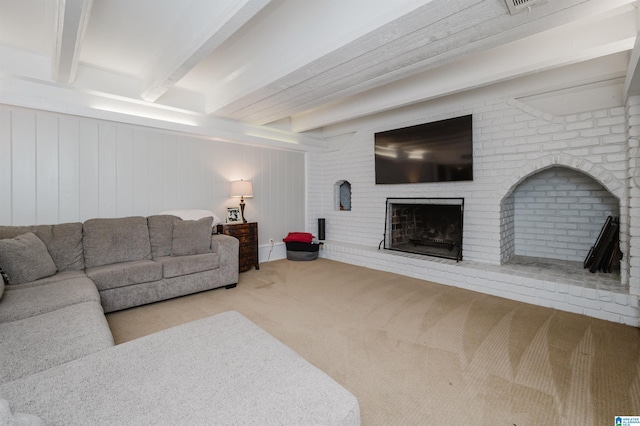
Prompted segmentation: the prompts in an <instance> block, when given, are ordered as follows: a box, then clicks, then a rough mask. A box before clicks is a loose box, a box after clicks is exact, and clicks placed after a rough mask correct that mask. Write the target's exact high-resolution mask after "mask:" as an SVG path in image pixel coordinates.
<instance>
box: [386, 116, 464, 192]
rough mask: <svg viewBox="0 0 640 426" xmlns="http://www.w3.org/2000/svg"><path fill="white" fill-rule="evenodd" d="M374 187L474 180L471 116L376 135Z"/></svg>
mask: <svg viewBox="0 0 640 426" xmlns="http://www.w3.org/2000/svg"><path fill="white" fill-rule="evenodd" d="M375 169H376V184H397V183H419V182H452V181H468V180H473V124H472V116H471V115H465V116H463V117H456V118H450V119H447V120H441V121H434V122H432V123H425V124H419V125H417V126H410V127H403V128H401V129H394V130H388V131H385V132H379V133H376V134H375Z"/></svg>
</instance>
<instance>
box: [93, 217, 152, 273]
mask: <svg viewBox="0 0 640 426" xmlns="http://www.w3.org/2000/svg"><path fill="white" fill-rule="evenodd" d="M82 243H83V245H84V261H85V266H86V267H87V268H94V267H96V266H102V265H110V264H112V263H119V262H128V261H132V260H143V259H150V258H151V244H150V242H149V228H148V227H147V219H146V218H144V217H141V216H135V217H123V218H117V219H90V220H87V221H86V222H85V223H84V228H83V239H82Z"/></svg>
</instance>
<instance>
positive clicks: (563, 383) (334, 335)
mask: <svg viewBox="0 0 640 426" xmlns="http://www.w3.org/2000/svg"><path fill="white" fill-rule="evenodd" d="M232 309H233V310H237V311H239V312H241V313H242V314H243V315H245V316H246V317H248V318H249V319H251V320H252V321H254V322H255V323H257V324H258V325H260V326H261V327H262V328H264V329H265V330H267V331H268V332H269V333H271V334H272V335H273V336H275V337H277V338H278V339H280V340H281V341H282V342H284V343H285V344H287V345H288V346H289V347H291V348H292V349H294V350H295V351H297V352H298V353H299V354H300V355H302V356H303V357H304V358H306V359H307V360H308V361H309V362H311V363H312V364H314V365H316V366H317V367H319V368H320V369H322V370H323V371H324V372H326V373H327V374H328V375H330V376H331V377H333V378H334V379H335V380H336V381H337V382H339V383H341V384H342V385H343V386H344V387H345V388H347V389H349V390H350V391H351V392H352V393H353V394H354V395H355V396H356V397H357V398H358V400H359V402H360V410H361V417H362V424H363V425H439V424H443V425H444V424H447V425H508V426H513V425H516V426H524V425H581V426H584V425H613V424H614V416H616V415H640V330H639V329H637V328H634V327H630V326H625V325H621V324H614V323H610V322H607V321H601V320H597V319H593V318H588V317H585V316H581V315H576V314H570V313H565V312H560V311H556V310H553V309H549V308H542V307H538V306H533V305H529V304H525V303H519V302H514V301H511V300H506V299H502V298H498V297H493V296H488V295H484V294H480V293H475V292H472V291H467V290H462V289H457V288H453V287H448V286H444V285H439V284H434V283H431V282H427V281H422V280H417V279H412V278H407V277H404V276H401V275H396V274H391V273H385V272H379V271H374V270H371V269H367V268H362V267H358V266H353V265H347V264H344V263H339V262H334V261H329V260H325V259H318V260H315V261H312V262H292V261H287V260H279V261H276V262H270V263H263V264H262V265H260V270H259V271H255V270H251V271H249V272H245V273H242V274H240V282H239V284H238V286H237V287H236V288H235V289H231V290H225V289H218V290H212V291H208V292H203V293H199V294H196V295H191V296H185V297H181V298H177V299H173V300H169V301H165V302H159V303H155V304H151V305H147V306H142V307H138V308H133V309H129V310H125V311H120V312H115V313H111V314H108V315H107V319H108V321H109V325H110V326H111V329H112V331H113V334H114V337H115V339H116V342H117V343H121V342H124V341H127V340H131V339H135V338H137V337H140V336H143V335H146V334H149V333H152V332H155V331H159V330H162V329H165V328H168V327H171V326H174V325H177V324H181V323H184V322H186V321H191V320H194V319H197V318H202V317H205V316H209V315H213V314H216V313H219V312H224V311H227V310H232ZM161 355H162V354H158V356H161ZM214 362H215V360H212V363H214ZM212 403H214V404H215V401H212Z"/></svg>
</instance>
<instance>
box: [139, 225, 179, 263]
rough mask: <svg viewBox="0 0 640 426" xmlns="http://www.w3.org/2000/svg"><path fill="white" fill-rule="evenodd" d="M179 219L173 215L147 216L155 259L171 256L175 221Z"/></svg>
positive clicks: (152, 252)
mask: <svg viewBox="0 0 640 426" xmlns="http://www.w3.org/2000/svg"><path fill="white" fill-rule="evenodd" d="M177 219H179V218H178V217H176V216H171V215H155V216H149V217H148V218H147V224H148V225H149V240H150V241H151V256H152V257H153V258H154V259H155V258H157V257H162V256H171V244H172V242H173V221H175V220H177Z"/></svg>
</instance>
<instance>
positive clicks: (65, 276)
mask: <svg viewBox="0 0 640 426" xmlns="http://www.w3.org/2000/svg"><path fill="white" fill-rule="evenodd" d="M74 278H87V274H85V273H84V271H74V270H69V269H67V270H66V271H63V272H57V273H56V274H54V275H51V276H50V277H45V278H40V279H39V280H35V281H29V282H28V283H23V284H20V285H19V286H11V287H7V289H11V290H13V289H16V288H29V287H40V286H43V285H47V284H51V283H57V282H60V281H69V280H71V279H74Z"/></svg>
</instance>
